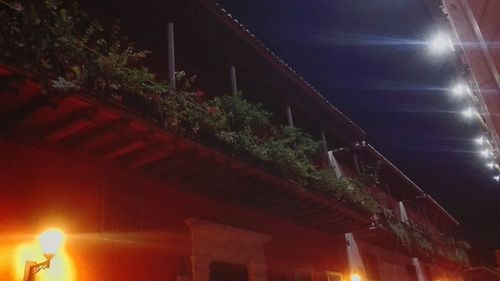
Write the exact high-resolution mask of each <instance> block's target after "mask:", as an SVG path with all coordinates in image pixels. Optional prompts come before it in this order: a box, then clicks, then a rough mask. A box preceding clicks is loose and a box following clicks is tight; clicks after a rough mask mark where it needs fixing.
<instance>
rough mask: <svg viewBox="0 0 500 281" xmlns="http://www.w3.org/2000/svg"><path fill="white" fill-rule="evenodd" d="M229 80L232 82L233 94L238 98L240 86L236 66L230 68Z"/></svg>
mask: <svg viewBox="0 0 500 281" xmlns="http://www.w3.org/2000/svg"><path fill="white" fill-rule="evenodd" d="M229 78H230V80H231V94H232V95H233V96H236V94H238V85H237V84H236V67H235V66H234V65H231V66H230V67H229Z"/></svg>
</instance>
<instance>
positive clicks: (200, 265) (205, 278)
mask: <svg viewBox="0 0 500 281" xmlns="http://www.w3.org/2000/svg"><path fill="white" fill-rule="evenodd" d="M211 262H212V258H211V257H203V256H192V257H191V263H192V264H193V281H210V263H211Z"/></svg>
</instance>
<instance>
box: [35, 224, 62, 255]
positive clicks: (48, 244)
mask: <svg viewBox="0 0 500 281" xmlns="http://www.w3.org/2000/svg"><path fill="white" fill-rule="evenodd" d="M38 241H39V243H40V247H41V248H42V252H43V255H44V256H45V258H47V259H51V258H52V257H54V256H55V254H56V252H57V250H59V247H61V244H62V243H63V241H64V233H63V232H62V231H61V230H59V229H55V228H51V229H48V230H46V231H44V232H43V233H42V234H40V236H38Z"/></svg>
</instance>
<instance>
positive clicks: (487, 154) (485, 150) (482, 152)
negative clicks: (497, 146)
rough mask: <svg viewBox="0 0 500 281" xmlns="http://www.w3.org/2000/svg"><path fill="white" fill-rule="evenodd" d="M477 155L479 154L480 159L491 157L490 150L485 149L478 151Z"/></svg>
mask: <svg viewBox="0 0 500 281" xmlns="http://www.w3.org/2000/svg"><path fill="white" fill-rule="evenodd" d="M479 154H481V156H482V157H484V158H487V157H489V156H491V150H489V149H487V148H486V149H483V150H481V151H479Z"/></svg>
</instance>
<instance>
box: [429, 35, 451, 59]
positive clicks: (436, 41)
mask: <svg viewBox="0 0 500 281" xmlns="http://www.w3.org/2000/svg"><path fill="white" fill-rule="evenodd" d="M428 46H429V49H430V51H431V52H432V53H434V54H440V55H442V54H445V53H449V52H451V51H453V50H454V49H455V47H454V46H453V41H451V39H450V37H449V36H448V35H447V34H445V33H441V32H440V33H436V34H434V35H433V36H432V38H430V40H429V41H428Z"/></svg>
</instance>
